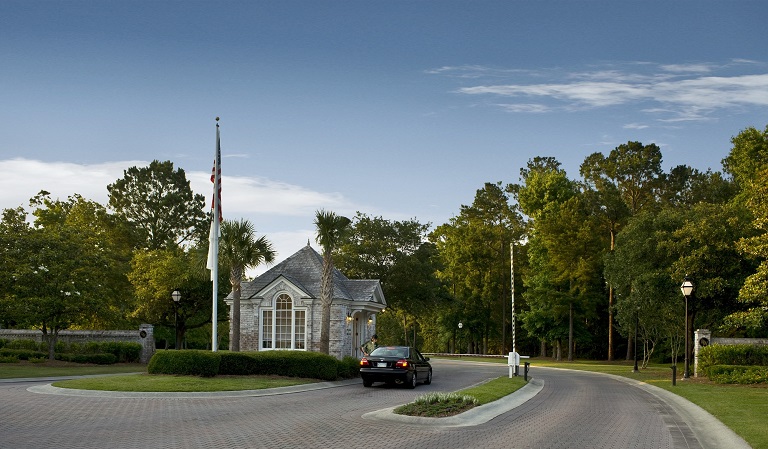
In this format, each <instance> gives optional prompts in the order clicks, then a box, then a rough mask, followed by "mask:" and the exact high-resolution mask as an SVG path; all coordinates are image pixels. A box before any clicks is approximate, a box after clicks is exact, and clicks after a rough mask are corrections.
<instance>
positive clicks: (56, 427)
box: [0, 360, 748, 449]
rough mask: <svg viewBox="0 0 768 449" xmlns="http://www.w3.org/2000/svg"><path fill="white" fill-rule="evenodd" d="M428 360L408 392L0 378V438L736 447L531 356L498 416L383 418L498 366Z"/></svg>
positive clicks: (692, 414)
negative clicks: (82, 384)
mask: <svg viewBox="0 0 768 449" xmlns="http://www.w3.org/2000/svg"><path fill="white" fill-rule="evenodd" d="M433 366H434V378H433V383H432V384H431V385H419V386H418V387H417V388H416V389H415V390H408V389H404V388H400V387H390V386H386V385H384V384H374V386H373V387H371V388H364V387H363V386H362V382H361V381H360V380H355V381H345V382H337V383H324V384H322V385H320V387H321V388H318V389H314V390H305V389H304V388H296V389H285V390H277V391H260V392H249V393H223V394H207V395H194V394H176V395H169V394H144V395H136V396H143V397H130V396H131V395H120V394H103V393H97V394H77V392H72V391H65V392H64V393H66V394H65V395H62V394H56V393H61V392H60V391H56V390H55V389H51V388H50V387H46V386H45V385H46V384H49V383H50V381H40V380H36V381H31V380H17V381H5V382H2V383H0V448H2V449H5V448H8V449H26V448H35V449H45V448H62V449H65V448H78V449H80V448H82V449H87V448H142V449H143V448H323V449H328V448H351V447H364V448H387V449H391V448H395V447H397V448H425V449H429V448H435V449H437V448H440V449H448V448H479V449H480V448H482V449H485V448H596V449H597V448H612V449H613V448H659V449H663V448H675V449H677V448H691V449H693V448H703V449H709V448H717V447H727V448H729V449H731V448H737V447H748V446H746V443H744V442H743V440H741V439H740V438H738V437H737V436H735V435H734V434H733V433H732V432H730V431H729V430H728V429H727V428H724V426H722V424H720V423H719V422H718V421H717V420H714V418H712V417H711V415H708V414H706V413H705V412H703V411H702V410H700V409H698V407H695V406H692V404H690V403H688V402H687V401H684V400H683V401H681V400H679V399H675V398H676V397H674V395H670V394H669V393H666V392H663V391H661V390H660V391H661V392H659V391H655V390H659V389H655V390H654V388H655V387H648V386H645V385H639V384H638V383H635V384H633V383H632V381H627V380H621V379H617V378H614V377H611V376H603V375H595V374H591V373H584V372H578V371H568V370H554V369H545V368H536V367H535V366H534V367H532V368H531V371H530V375H531V376H532V377H533V378H534V379H535V381H536V384H537V385H538V388H537V392H536V394H535V395H532V396H531V397H530V399H527V400H524V402H522V403H520V402H521V401H518V403H515V404H514V405H513V406H510V407H509V409H507V410H502V412H503V413H502V412H500V413H501V414H498V416H495V414H494V416H495V417H491V418H489V419H483V420H480V421H471V420H464V424H463V425H447V424H446V421H440V419H430V420H427V421H426V422H425V421H424V419H421V420H412V421H409V420H398V419H390V418H391V414H389V413H388V410H387V409H389V408H392V407H395V406H397V405H401V404H405V403H407V402H410V401H412V400H413V399H414V398H415V397H416V396H419V395H422V394H425V393H428V392H437V391H442V392H450V391H456V390H460V389H462V388H466V387H468V386H471V385H474V384H477V383H479V382H483V381H485V380H488V379H490V378H494V377H498V376H500V375H506V374H507V372H508V370H507V367H506V366H505V365H498V364H489V363H477V364H475V363H467V362H454V361H446V360H435V361H433ZM119 396H124V397H119ZM483 407H485V406H483ZM483 407H478V408H477V410H479V409H482V408H483ZM387 415H390V416H387ZM453 422H456V421H455V420H454V421H453Z"/></svg>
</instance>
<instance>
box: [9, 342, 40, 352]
mask: <svg viewBox="0 0 768 449" xmlns="http://www.w3.org/2000/svg"><path fill="white" fill-rule="evenodd" d="M5 347H6V348H8V349H28V350H30V351H39V350H40V343H38V342H36V341H35V340H11V341H9V342H8V343H7V344H6V345H5Z"/></svg>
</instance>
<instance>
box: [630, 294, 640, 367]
mask: <svg viewBox="0 0 768 449" xmlns="http://www.w3.org/2000/svg"><path fill="white" fill-rule="evenodd" d="M638 327H640V307H638V308H637V310H635V367H634V368H633V369H632V372H633V373H636V372H638V371H639V370H638V369H637V328H638Z"/></svg>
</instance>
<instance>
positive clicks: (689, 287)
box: [680, 276, 693, 379]
mask: <svg viewBox="0 0 768 449" xmlns="http://www.w3.org/2000/svg"><path fill="white" fill-rule="evenodd" d="M680 291H681V292H683V296H685V371H684V372H683V379H688V378H689V377H691V371H690V364H689V362H688V357H689V354H690V352H691V350H690V346H689V343H688V340H689V339H690V336H689V334H690V333H691V332H690V330H689V329H688V297H689V296H691V293H693V283H692V282H691V280H690V279H688V276H686V277H685V280H684V281H683V285H681V286H680Z"/></svg>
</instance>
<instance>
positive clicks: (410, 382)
mask: <svg viewBox="0 0 768 449" xmlns="http://www.w3.org/2000/svg"><path fill="white" fill-rule="evenodd" d="M416 377H417V376H416V371H414V372H413V374H411V378H410V379H408V388H416V381H417V378H416Z"/></svg>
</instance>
